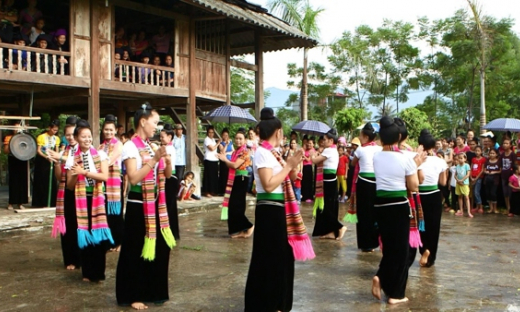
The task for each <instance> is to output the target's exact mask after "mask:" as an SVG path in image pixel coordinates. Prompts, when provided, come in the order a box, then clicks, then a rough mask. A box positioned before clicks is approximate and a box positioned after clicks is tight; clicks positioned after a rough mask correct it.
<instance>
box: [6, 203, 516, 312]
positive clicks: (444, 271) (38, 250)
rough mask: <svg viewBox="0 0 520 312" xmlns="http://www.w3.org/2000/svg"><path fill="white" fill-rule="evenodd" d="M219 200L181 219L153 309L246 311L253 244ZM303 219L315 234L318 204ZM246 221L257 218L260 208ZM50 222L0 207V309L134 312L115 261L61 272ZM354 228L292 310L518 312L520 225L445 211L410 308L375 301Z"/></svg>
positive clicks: (312, 266) (316, 269)
mask: <svg viewBox="0 0 520 312" xmlns="http://www.w3.org/2000/svg"><path fill="white" fill-rule="evenodd" d="M1 195H2V194H1V193H0V207H2V196H1ZM219 200H221V198H214V199H211V200H210V201H209V202H208V200H204V201H200V202H196V203H194V204H193V205H195V206H194V207H192V209H194V210H189V208H183V212H185V210H184V209H188V213H184V214H183V215H182V216H181V217H180V219H179V222H180V226H181V240H180V241H179V242H178V245H177V247H175V248H174V250H173V251H172V253H171V260H170V289H169V291H170V301H168V302H166V303H165V304H164V305H162V306H154V305H152V306H150V308H149V310H151V311H243V306H244V288H245V281H246V276H247V271H248V266H249V260H250V256H251V247H252V239H230V238H228V236H227V225H226V223H225V222H224V221H220V220H219V218H220V210H219V209H214V208H217V206H216V204H217V205H218V202H219ZM3 207H5V206H3ZM341 208H342V211H341V214H342V215H343V213H344V209H345V206H342V207H341ZM194 211H198V212H199V213H194ZM302 212H303V216H304V220H305V222H306V225H307V228H308V231H309V232H312V228H313V225H314V224H313V221H312V218H311V206H310V205H308V204H306V205H304V206H303V208H302ZM247 215H248V217H250V219H251V220H252V221H253V219H254V206H249V207H248V209H247ZM52 216H53V213H52V212H39V213H23V214H15V213H13V212H7V211H6V210H3V209H1V208H0V225H2V224H3V229H2V228H0V311H60V312H66V311H131V309H130V308H129V307H118V306H117V305H116V300H115V269H116V264H117V257H118V254H117V253H108V254H107V270H106V277H107V279H106V281H105V282H102V283H99V284H92V283H85V282H82V281H81V272H80V271H78V270H76V271H66V270H65V269H64V268H63V264H62V257H61V248H60V242H59V240H55V239H52V238H51V237H50V228H49V225H50V224H51V221H52ZM16 222H17V223H16ZM8 223H10V224H12V225H16V226H12V227H13V228H15V229H11V230H8V226H7V225H6V224H8ZM16 227H18V229H16ZM348 227H349V229H348V231H347V234H346V236H345V238H344V239H343V241H340V242H337V241H329V240H319V239H314V240H313V245H314V248H315V252H316V255H317V257H316V259H314V260H312V261H308V262H297V263H296V276H295V287H294V305H293V307H294V308H293V311H520V296H519V294H520V272H519V271H520V267H519V263H518V262H519V258H518V251H519V250H520V244H519V243H520V218H517V217H516V218H507V217H506V216H504V215H477V216H475V218H474V219H469V218H467V217H464V218H461V217H455V216H454V215H453V214H449V213H444V215H443V221H442V233H441V240H440V246H439V253H438V257H437V261H436V265H435V266H434V267H432V268H428V269H426V268H420V267H419V265H418V263H417V262H416V263H415V264H414V265H413V266H412V268H411V269H410V277H409V282H408V288H407V296H408V298H409V299H410V302H409V303H405V304H401V305H397V306H389V305H387V304H385V303H384V302H379V301H377V300H375V299H374V298H373V297H372V295H371V292H370V286H371V278H372V276H373V274H374V273H375V272H376V270H377V266H378V263H379V260H380V257H381V254H380V252H379V251H376V252H374V253H368V254H366V253H365V254H364V253H360V252H359V251H358V250H357V249H356V237H355V226H352V225H349V226H348ZM417 260H418V259H417Z"/></svg>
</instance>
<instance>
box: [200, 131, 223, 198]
mask: <svg viewBox="0 0 520 312" xmlns="http://www.w3.org/2000/svg"><path fill="white" fill-rule="evenodd" d="M206 134H207V136H206V138H205V139H204V178H203V180H202V189H203V192H204V193H205V194H206V197H213V195H217V193H218V173H219V170H218V158H217V153H218V150H217V148H218V139H215V138H214V137H215V128H214V127H213V126H209V127H208V130H207V131H206Z"/></svg>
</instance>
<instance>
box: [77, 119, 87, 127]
mask: <svg viewBox="0 0 520 312" xmlns="http://www.w3.org/2000/svg"><path fill="white" fill-rule="evenodd" d="M76 127H77V128H90V124H89V123H88V121H86V120H85V119H78V121H77V122H76Z"/></svg>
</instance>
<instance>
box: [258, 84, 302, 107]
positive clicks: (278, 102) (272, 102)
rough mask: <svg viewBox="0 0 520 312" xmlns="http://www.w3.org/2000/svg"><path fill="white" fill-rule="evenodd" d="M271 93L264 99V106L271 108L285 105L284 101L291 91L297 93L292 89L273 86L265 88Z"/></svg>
mask: <svg viewBox="0 0 520 312" xmlns="http://www.w3.org/2000/svg"><path fill="white" fill-rule="evenodd" d="M266 91H269V92H270V93H271V95H269V97H268V98H267V99H266V100H265V106H266V107H271V108H273V109H277V108H282V107H285V102H286V101H287V99H288V98H289V95H291V94H292V93H298V91H294V90H282V89H278V88H275V87H271V88H267V89H266Z"/></svg>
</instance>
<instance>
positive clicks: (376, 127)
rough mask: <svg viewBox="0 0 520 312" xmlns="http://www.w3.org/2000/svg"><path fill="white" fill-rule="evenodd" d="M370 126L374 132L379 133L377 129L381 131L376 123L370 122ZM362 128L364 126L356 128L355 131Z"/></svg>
mask: <svg viewBox="0 0 520 312" xmlns="http://www.w3.org/2000/svg"><path fill="white" fill-rule="evenodd" d="M370 124H371V125H372V127H373V128H374V131H375V132H377V133H379V129H381V127H380V126H379V123H378V122H371V123H370ZM364 126H365V124H362V125H361V126H359V127H357V128H356V130H361V129H363V127H364Z"/></svg>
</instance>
